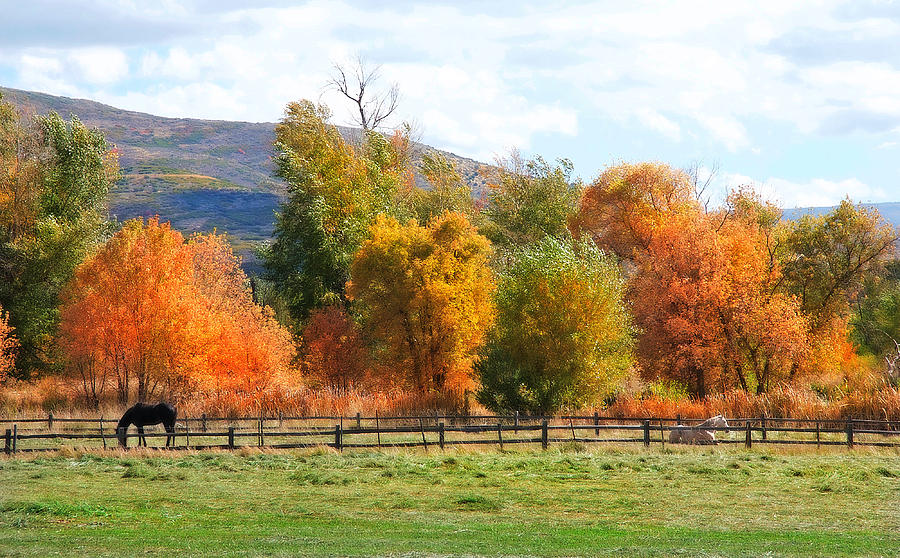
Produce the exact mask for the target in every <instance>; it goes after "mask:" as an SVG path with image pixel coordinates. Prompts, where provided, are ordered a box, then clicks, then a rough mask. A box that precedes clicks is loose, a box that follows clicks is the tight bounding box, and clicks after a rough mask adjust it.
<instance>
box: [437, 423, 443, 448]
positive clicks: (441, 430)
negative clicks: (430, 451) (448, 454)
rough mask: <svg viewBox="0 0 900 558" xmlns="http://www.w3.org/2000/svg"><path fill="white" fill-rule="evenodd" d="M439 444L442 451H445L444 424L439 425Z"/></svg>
mask: <svg viewBox="0 0 900 558" xmlns="http://www.w3.org/2000/svg"><path fill="white" fill-rule="evenodd" d="M438 444H440V446H441V451H444V423H443V422H441V423H440V424H439V425H438Z"/></svg>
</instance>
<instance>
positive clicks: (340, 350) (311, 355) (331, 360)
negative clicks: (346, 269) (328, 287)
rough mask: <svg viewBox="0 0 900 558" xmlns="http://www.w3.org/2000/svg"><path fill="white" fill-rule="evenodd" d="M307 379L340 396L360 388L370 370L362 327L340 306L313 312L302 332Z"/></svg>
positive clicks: (302, 356)
mask: <svg viewBox="0 0 900 558" xmlns="http://www.w3.org/2000/svg"><path fill="white" fill-rule="evenodd" d="M301 359H302V365H303V373H304V375H305V376H308V377H311V378H315V379H318V380H319V381H320V382H322V383H323V384H325V385H327V386H328V387H330V388H331V389H333V390H335V391H337V392H342V393H343V392H347V391H349V390H350V389H351V388H353V387H354V386H357V385H359V383H360V382H362V380H363V379H364V378H365V376H366V372H367V371H368V370H369V367H370V363H369V352H368V348H367V347H366V345H365V342H364V340H363V338H362V335H361V333H360V331H359V327H358V326H357V325H356V324H355V323H354V322H353V320H352V319H351V318H350V316H348V315H347V313H346V311H345V310H344V308H343V307H342V306H340V305H337V304H335V305H331V306H326V307H325V308H320V309H318V310H315V311H313V313H312V315H310V317H309V321H308V322H307V324H306V327H304V328H303V344H302V355H301Z"/></svg>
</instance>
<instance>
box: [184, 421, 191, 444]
mask: <svg viewBox="0 0 900 558" xmlns="http://www.w3.org/2000/svg"><path fill="white" fill-rule="evenodd" d="M184 447H185V449H191V423H189V422H188V421H184Z"/></svg>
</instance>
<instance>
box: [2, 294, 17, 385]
mask: <svg viewBox="0 0 900 558" xmlns="http://www.w3.org/2000/svg"><path fill="white" fill-rule="evenodd" d="M12 333H13V328H12V327H10V325H9V316H7V315H6V312H4V311H3V307H2V306H0V383H2V382H3V380H4V379H5V378H6V376H7V374H8V373H9V371H10V370H12V368H13V366H14V365H15V363H16V358H15V356H16V348H17V347H18V345H19V343H18V341H16V338H15V337H13V334H12Z"/></svg>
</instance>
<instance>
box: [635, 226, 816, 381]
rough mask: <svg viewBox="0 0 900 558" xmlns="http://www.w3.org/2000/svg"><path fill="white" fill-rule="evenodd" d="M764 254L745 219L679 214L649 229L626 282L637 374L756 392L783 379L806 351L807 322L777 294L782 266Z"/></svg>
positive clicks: (796, 305) (760, 241) (787, 297)
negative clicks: (636, 333)
mask: <svg viewBox="0 0 900 558" xmlns="http://www.w3.org/2000/svg"><path fill="white" fill-rule="evenodd" d="M770 261H771V260H770V259H769V257H768V251H767V245H766V241H765V237H764V235H763V234H761V232H760V230H759V227H758V226H756V225H755V224H754V223H752V222H749V221H746V220H740V219H727V218H726V219H724V220H723V216H722V215H710V216H703V217H699V216H696V217H693V216H688V215H681V216H674V217H673V218H671V219H670V221H669V222H667V223H665V224H663V225H660V226H658V227H656V229H655V232H654V235H653V238H652V239H651V240H650V242H649V244H648V246H647V249H646V251H644V252H641V253H639V254H638V256H637V272H636V274H635V276H634V277H633V279H632V281H631V285H630V298H631V300H632V301H633V309H634V315H635V321H636V322H637V325H638V327H640V328H641V329H642V330H643V334H642V335H641V337H640V339H639V342H638V355H639V359H640V363H641V367H642V370H643V372H644V374H645V375H646V376H648V377H650V378H657V377H664V378H668V379H673V380H677V381H679V382H680V383H683V384H684V385H686V386H688V388H689V389H690V391H691V392H692V393H695V394H697V395H699V396H701V397H703V396H705V395H707V394H708V393H710V392H713V391H725V390H727V389H731V388H741V389H744V390H753V391H756V392H757V393H762V392H764V391H766V390H767V389H768V388H769V387H770V386H771V385H773V383H774V382H775V381H778V380H784V379H787V378H788V377H789V375H790V373H791V370H792V369H793V367H794V365H795V363H797V362H798V361H799V360H800V358H801V357H802V356H803V355H804V354H805V350H806V348H807V338H806V333H807V323H806V319H805V317H804V316H803V314H802V313H801V311H800V306H799V302H798V301H797V300H796V299H795V298H794V297H792V296H790V295H786V294H783V293H779V292H777V290H776V289H777V285H778V284H779V283H780V280H781V271H780V269H779V268H778V267H777V266H773V265H769V264H770Z"/></svg>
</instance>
